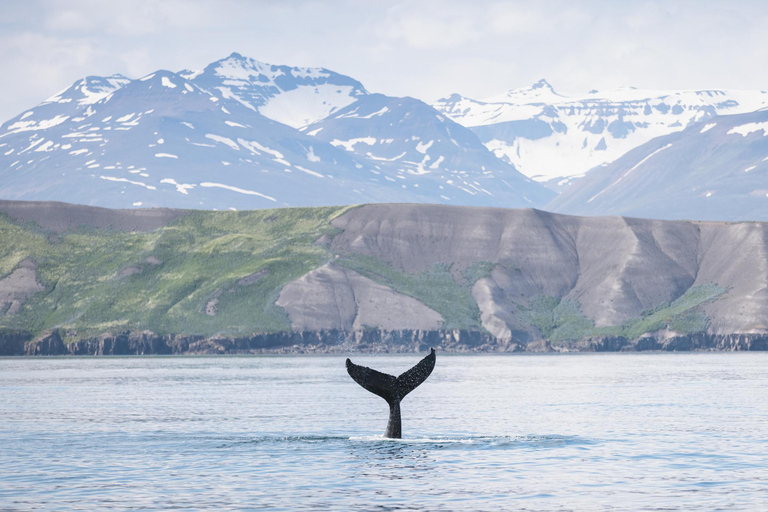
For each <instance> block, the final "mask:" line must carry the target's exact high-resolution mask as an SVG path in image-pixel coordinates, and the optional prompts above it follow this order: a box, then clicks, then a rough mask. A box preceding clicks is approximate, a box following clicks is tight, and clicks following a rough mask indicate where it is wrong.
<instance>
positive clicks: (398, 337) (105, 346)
mask: <svg viewBox="0 0 768 512" xmlns="http://www.w3.org/2000/svg"><path fill="white" fill-rule="evenodd" d="M431 346H434V347H437V348H438V349H439V350H440V351H442V352H449V353H522V352H529V353H544V352H553V353H554V352H558V353H567V352H652V351H657V352H693V351H700V352H713V351H715V352H741V351H766V350H768V334H731V335H708V334H694V335H674V334H672V335H670V334H669V333H657V334H656V335H646V336H642V337H641V338H638V339H635V340H628V339H627V338H624V337H621V336H619V337H613V336H606V337H601V338H586V339H583V340H580V341H578V342H573V343H568V344H554V345H553V344H552V343H551V342H549V341H547V340H540V341H538V342H534V343H530V344H519V343H509V342H506V341H504V340H499V339H497V338H495V337H493V336H490V335H488V334H487V333H480V332H470V331H413V330H402V331H375V330H367V331H360V332H352V333H347V332H342V331H314V332H285V333H270V334H257V335H253V336H248V337H237V338H228V337H222V336H214V337H204V336H180V335H167V336H159V335H156V334H154V333H152V332H141V333H132V332H124V333H120V334H116V335H112V334H104V335H101V336H96V337H94V338H87V339H79V340H75V341H70V342H69V343H65V342H64V340H63V339H62V336H61V334H60V333H59V331H51V332H46V333H44V334H42V335H41V336H39V337H37V338H34V339H32V337H31V335H30V334H29V333H23V332H15V333H14V332H6V333H0V356H103V355H107V356H109V355H113V356H127V355H217V354H222V355H223V354H341V353H370V354H374V353H411V352H423V351H424V350H426V349H428V348H429V347H431Z"/></svg>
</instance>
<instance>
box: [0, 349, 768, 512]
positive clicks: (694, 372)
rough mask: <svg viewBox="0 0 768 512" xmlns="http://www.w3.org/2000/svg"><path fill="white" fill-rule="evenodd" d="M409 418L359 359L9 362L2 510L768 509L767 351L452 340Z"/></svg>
mask: <svg viewBox="0 0 768 512" xmlns="http://www.w3.org/2000/svg"><path fill="white" fill-rule="evenodd" d="M418 359H419V356H386V357H384V356H378V357H372V356H367V357H353V360H355V361H356V362H359V363H362V364H366V365H369V366H373V367H375V368H378V369H380V370H382V371H387V372H389V373H395V374H397V373H400V372H401V371H404V370H405V369H407V368H409V367H410V366H411V365H412V364H414V363H415V362H416V361H417V360H418ZM402 413H403V436H404V439H402V440H399V441H391V440H385V439H382V438H381V437H380V434H381V433H382V432H383V431H384V428H385V426H386V422H387V414H388V410H387V406H386V404H385V403H384V401H383V400H381V399H380V398H378V397H376V396H374V395H371V394H370V393H368V392H366V391H365V390H363V389H362V388H360V387H359V386H357V385H356V384H355V383H354V382H353V381H352V380H351V379H350V378H349V377H348V376H347V374H346V372H345V368H344V358H343V357H330V356H328V357H199V358H198V357H143V358H141V357H136V358H51V359H21V358H18V359H0V510H168V509H175V510H318V509H325V510H382V511H383V510H729V511H730V510H768V354H744V353H736V354H732V353H728V354H712V353H707V354H609V355H598V354H571V355H512V356H447V355H442V354H439V353H438V359H437V366H436V368H435V371H434V373H433V374H432V376H431V377H430V378H429V380H427V382H426V383H425V384H423V385H422V386H421V387H420V388H418V389H417V390H416V391H414V392H413V393H412V394H411V395H409V396H408V397H407V398H406V400H405V401H404V402H403V404H402Z"/></svg>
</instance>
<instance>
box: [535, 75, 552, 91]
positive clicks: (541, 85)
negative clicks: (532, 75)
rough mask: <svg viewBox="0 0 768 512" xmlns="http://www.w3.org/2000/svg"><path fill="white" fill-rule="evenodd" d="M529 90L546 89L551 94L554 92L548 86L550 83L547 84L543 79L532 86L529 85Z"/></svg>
mask: <svg viewBox="0 0 768 512" xmlns="http://www.w3.org/2000/svg"><path fill="white" fill-rule="evenodd" d="M531 89H533V90H537V89H547V90H549V91H551V92H553V93H554V92H555V90H554V89H553V88H552V86H551V85H550V83H549V82H547V80H546V79H544V78H542V79H541V80H539V81H538V82H536V83H534V84H533V85H531Z"/></svg>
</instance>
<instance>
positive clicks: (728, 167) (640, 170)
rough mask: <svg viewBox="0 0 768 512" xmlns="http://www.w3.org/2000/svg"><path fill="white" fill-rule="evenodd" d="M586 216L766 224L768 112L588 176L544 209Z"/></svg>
mask: <svg viewBox="0 0 768 512" xmlns="http://www.w3.org/2000/svg"><path fill="white" fill-rule="evenodd" d="M546 208H547V209H548V210H552V211H555V212H562V213H572V214H584V215H626V216H631V217H644V218H652V219H693V220H730V221H741V220H753V221H754V220H760V221H768V109H763V110H760V111H757V112H751V113H747V114H737V115H729V116H718V117H712V118H710V119H708V120H706V121H703V122H700V123H698V124H695V125H693V126H689V127H688V128H686V129H685V130H683V131H681V132H676V133H672V134H670V135H666V136H663V137H659V138H657V139H654V140H652V141H650V142H648V143H646V144H644V145H642V146H640V147H639V148H636V149H634V150H632V151H630V152H629V153H627V154H626V155H624V156H623V157H621V158H619V159H618V160H616V161H615V162H613V163H611V164H608V165H607V166H605V167H598V168H596V169H594V170H592V171H590V172H589V173H588V174H587V175H586V176H585V177H584V178H583V179H581V180H579V181H578V182H576V183H574V185H573V186H571V187H569V188H568V189H567V190H565V191H564V192H563V193H562V194H560V195H559V196H558V197H556V198H555V199H554V200H553V201H552V202H551V203H550V204H548V205H547V206H546Z"/></svg>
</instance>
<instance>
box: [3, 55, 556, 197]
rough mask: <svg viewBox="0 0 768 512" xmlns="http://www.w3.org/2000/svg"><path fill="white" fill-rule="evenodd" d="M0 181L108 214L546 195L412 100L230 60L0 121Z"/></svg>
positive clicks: (65, 98) (75, 91)
mask: <svg viewBox="0 0 768 512" xmlns="http://www.w3.org/2000/svg"><path fill="white" fill-rule="evenodd" d="M0 181H1V182H2V184H3V185H2V187H0V197H2V198H6V199H29V200H62V201H69V202H74V203H80V204H90V205H100V206H108V207H152V206H163V207H182V208H202V209H225V208H232V209H244V208H251V209H252V208H266V207H275V206H320V205H340V204H341V205H343V204H355V203H360V202H366V201H375V202H426V203H435V202H437V203H457V204H476V205H488V204H492V205H498V206H502V205H503V206H537V205H542V204H544V203H545V202H547V201H548V200H549V199H551V198H552V197H553V196H554V193H553V192H551V191H550V190H548V189H546V188H545V187H543V186H542V185H540V184H538V183H535V182H534V181H533V180H530V179H529V178H527V177H525V176H523V175H522V174H520V173H519V172H518V171H517V170H516V169H515V168H514V166H513V165H511V164H508V163H506V162H503V161H501V160H499V159H498V158H496V157H494V156H493V154H491V153H490V152H489V151H488V150H487V149H486V148H485V146H483V144H482V143H481V142H480V140H479V139H478V137H477V136H476V135H475V134H474V133H473V132H472V131H471V130H469V129H467V128H465V127H463V126H461V125H459V124H457V123H455V122H453V121H451V120H450V119H447V118H446V117H445V116H443V115H441V114H440V113H438V112H437V111H436V110H434V109H433V108H432V107H430V106H429V105H427V104H425V103H423V102H420V101H418V100H414V99H412V98H390V97H387V96H383V95H380V94H370V93H368V91H366V90H365V89H364V88H363V86H362V85H361V84H360V83H359V82H357V81H355V80H353V79H351V78H349V77H346V76H343V75H339V74H337V73H333V72H331V71H328V70H325V69H316V68H291V67H286V66H273V65H269V64H264V63H260V62H257V61H254V60H253V59H249V58H246V57H243V56H241V55H238V54H232V55H230V56H229V57H227V58H225V59H222V60H220V61H217V62H214V63H212V64H210V65H209V66H207V67H206V68H205V69H204V70H202V71H199V72H192V71H182V72H179V73H173V72H170V71H158V72H155V73H152V74H149V75H147V76H145V77H142V78H140V79H137V80H129V79H127V78H125V77H123V76H120V75H115V76H112V77H107V78H102V77H88V78H85V79H83V80H80V81H78V82H76V83H75V84H73V85H72V86H71V87H69V88H67V89H66V90H64V91H62V92H60V93H59V94H56V95H54V96H52V97H51V98H48V99H47V100H46V101H44V102H43V103H41V104H40V105H38V106H37V107H34V108H32V109H29V110H27V111H25V112H23V113H22V114H20V115H19V116H17V117H15V118H14V119H11V120H10V121H8V122H6V123H4V124H3V125H2V126H0Z"/></svg>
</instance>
